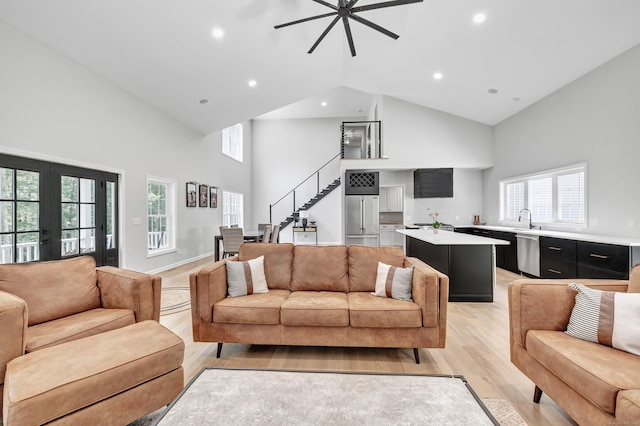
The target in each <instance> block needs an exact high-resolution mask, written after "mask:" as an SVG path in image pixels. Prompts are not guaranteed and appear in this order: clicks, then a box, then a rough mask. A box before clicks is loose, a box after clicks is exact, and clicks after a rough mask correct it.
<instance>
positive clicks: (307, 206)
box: [280, 178, 340, 229]
mask: <svg viewBox="0 0 640 426" xmlns="http://www.w3.org/2000/svg"><path fill="white" fill-rule="evenodd" d="M339 186H340V178H337V179H336V180H334V181H333V182H331V183H330V184H329V185H328V186H327V187H326V188H325V189H323V190H322V191H320V192H318V193H317V194H316V196H315V197H313V198H311V199H310V200H309V201H307V202H306V203H304V204H303V205H302V206H300V207H299V208H297V209H296V211H294V212H293V213H292V214H291V215H289V216H287V217H286V218H285V220H283V221H282V222H280V228H281V229H282V228H284V227H285V226H287V225H290V224H291V223H293V218H294V215H295V214H296V213H300V210H309V209H310V208H311V207H313V206H314V205H316V203H318V202H319V201H320V200H322V199H323V198H324V197H326V196H327V195H329V194H330V193H331V192H332V191H333V190H334V189H336V188H337V187H339Z"/></svg>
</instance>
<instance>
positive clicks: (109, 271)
mask: <svg viewBox="0 0 640 426" xmlns="http://www.w3.org/2000/svg"><path fill="white" fill-rule="evenodd" d="M96 271H97V273H98V288H99V289H100V299H101V301H102V307H104V308H107V309H131V310H132V311H133V312H134V314H135V317H136V322H140V321H145V320H155V321H159V320H160V293H161V291H162V278H161V277H159V276H155V275H149V274H144V273H141V272H134V271H128V270H126V269H120V268H116V267H113V266H100V267H98V268H96Z"/></svg>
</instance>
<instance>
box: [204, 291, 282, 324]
mask: <svg viewBox="0 0 640 426" xmlns="http://www.w3.org/2000/svg"><path fill="white" fill-rule="evenodd" d="M288 297H289V290H271V291H269V293H262V294H252V295H250V296H242V297H229V298H226V299H223V300H221V301H220V302H218V303H216V304H215V305H213V322H220V323H231V324H280V309H281V306H282V304H283V303H284V301H285V300H287V298H288Z"/></svg>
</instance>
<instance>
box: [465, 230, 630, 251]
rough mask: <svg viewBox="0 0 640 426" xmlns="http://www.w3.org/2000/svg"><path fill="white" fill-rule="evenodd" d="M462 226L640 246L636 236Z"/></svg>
mask: <svg viewBox="0 0 640 426" xmlns="http://www.w3.org/2000/svg"><path fill="white" fill-rule="evenodd" d="M464 228H477V229H488V230H491V231H503V232H513V233H516V234H524V235H538V236H544V237H553V238H564V239H566V240H578V241H587V242H591V243H603V244H616V245H621V246H630V247H638V246H640V239H638V238H626V237H616V236H611V235H598V234H581V233H578V232H561V231H549V230H546V229H527V228H513V227H510V226H500V225H468V226H464Z"/></svg>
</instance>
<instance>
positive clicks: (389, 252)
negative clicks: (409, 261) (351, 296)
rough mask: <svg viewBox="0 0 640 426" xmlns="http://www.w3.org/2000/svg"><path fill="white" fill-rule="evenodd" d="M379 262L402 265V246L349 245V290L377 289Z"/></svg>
mask: <svg viewBox="0 0 640 426" xmlns="http://www.w3.org/2000/svg"><path fill="white" fill-rule="evenodd" d="M378 262H383V263H386V264H387V265H391V266H397V267H400V268H401V267H402V266H403V264H404V252H403V250H402V247H368V246H358V245H351V246H349V291H375V285H376V274H377V271H378Z"/></svg>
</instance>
